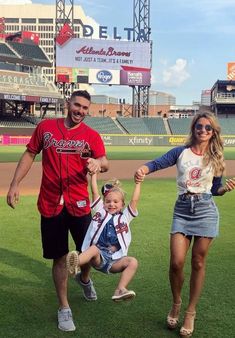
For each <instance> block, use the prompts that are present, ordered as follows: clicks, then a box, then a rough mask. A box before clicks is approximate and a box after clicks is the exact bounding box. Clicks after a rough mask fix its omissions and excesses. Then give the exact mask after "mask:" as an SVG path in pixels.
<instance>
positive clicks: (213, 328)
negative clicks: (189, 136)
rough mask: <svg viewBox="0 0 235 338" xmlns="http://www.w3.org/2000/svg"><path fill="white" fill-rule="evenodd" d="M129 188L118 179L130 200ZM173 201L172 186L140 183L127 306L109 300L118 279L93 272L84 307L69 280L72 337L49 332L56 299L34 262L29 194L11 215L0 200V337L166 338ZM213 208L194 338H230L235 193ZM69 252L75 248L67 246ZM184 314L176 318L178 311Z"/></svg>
mask: <svg viewBox="0 0 235 338" xmlns="http://www.w3.org/2000/svg"><path fill="white" fill-rule="evenodd" d="M132 186H133V183H132V181H131V180H127V181H123V187H124V189H125V190H126V191H127V200H128V199H129V198H130V193H131V191H132ZM175 197H176V187H175V181H174V180H164V179H162V180H160V179H159V180H152V179H149V180H146V181H145V182H144V184H143V186H142V195H141V200H140V203H139V217H137V218H136V219H135V220H134V221H133V223H132V224H131V225H132V234H133V239H132V243H131V246H130V250H129V254H130V255H133V256H135V257H136V258H137V259H138V261H139V269H138V271H137V274H136V276H135V277H134V279H133V281H132V283H131V284H130V288H131V289H133V290H135V291H136V294H137V297H136V299H135V300H134V301H133V302H129V303H121V304H115V303H113V302H112V301H111V296H112V294H113V291H114V289H115V286H116V283H117V279H118V275H110V276H106V275H103V274H101V273H98V272H97V271H95V270H92V278H93V280H94V282H95V286H96V290H97V293H98V300H97V301H96V302H86V301H85V300H84V299H83V297H82V292H81V289H80V288H79V286H77V285H76V284H75V282H74V281H73V280H72V279H71V280H70V282H69V299H70V306H71V308H72V310H73V315H74V320H75V324H76V326H77V331H75V332H74V333H63V332H60V331H59V330H58V329H57V327H56V312H57V301H56V295H55V291H54V286H53V282H52V279H51V262H50V261H47V260H44V259H43V258H42V256H41V241H40V230H39V214H38V212H37V209H36V196H33V197H32V196H31V197H30V196H28V197H21V200H20V204H19V205H18V206H17V208H16V209H15V210H12V209H10V208H9V207H8V206H7V205H6V203H5V198H0V210H1V211H0V212H1V236H0V255H1V259H0V285H1V307H0V318H1V330H0V337H1V338H19V337H20V338H32V337H34V338H62V337H71V338H72V337H79V338H132V337H133V338H134V337H135V338H168V337H169V338H170V337H172V338H173V337H178V332H177V331H176V332H171V331H168V330H167V328H166V325H165V320H166V315H167V313H168V311H169V308H170V305H171V293H170V288H169V282H168V261H169V229H170V224H171V216H172V209H173V205H174V200H175ZM215 201H216V203H217V205H218V207H219V210H220V217H221V225H220V236H219V237H218V238H217V239H216V240H215V242H214V243H213V245H212V247H211V248H210V252H209V256H208V264H207V274H206V282H205V287H204V290H203V293H202V296H201V299H200V302H199V305H198V309H197V320H196V324H195V325H196V330H195V333H194V335H193V337H194V338H221V337H223V338H226V337H227V338H231V337H234V317H235V307H234V304H235V283H234V280H235V269H234V257H235V256H234V244H235V227H234V205H235V192H232V193H229V194H226V195H225V196H224V197H216V198H215ZM70 249H74V246H73V244H72V242H71V245H70ZM189 271H190V257H188V260H187V264H186V269H185V285H184V290H183V295H182V297H183V309H184V308H185V307H186V305H187V298H188V292H189V285H188V284H189V283H188V281H189ZM182 315H183V313H182Z"/></svg>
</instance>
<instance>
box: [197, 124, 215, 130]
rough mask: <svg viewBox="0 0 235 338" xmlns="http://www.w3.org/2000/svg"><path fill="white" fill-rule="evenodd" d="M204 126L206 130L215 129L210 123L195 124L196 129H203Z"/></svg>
mask: <svg viewBox="0 0 235 338" xmlns="http://www.w3.org/2000/svg"><path fill="white" fill-rule="evenodd" d="M203 128H204V129H205V130H206V131H212V130H213V127H212V126H211V125H210V124H205V125H203V124H201V123H197V124H196V125H195V129H196V130H202V129H203Z"/></svg>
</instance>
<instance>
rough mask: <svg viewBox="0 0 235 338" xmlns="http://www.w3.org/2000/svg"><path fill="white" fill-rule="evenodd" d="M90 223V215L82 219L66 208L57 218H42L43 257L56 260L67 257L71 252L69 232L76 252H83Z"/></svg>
mask: <svg viewBox="0 0 235 338" xmlns="http://www.w3.org/2000/svg"><path fill="white" fill-rule="evenodd" d="M90 222H91V214H90V213H89V214H87V215H84V216H81V217H77V216H72V215H70V214H69V213H68V211H67V209H66V208H65V207H64V209H63V210H62V211H61V213H60V214H59V215H57V216H55V217H49V218H48V217H44V216H41V236H42V247H43V257H44V258H50V259H56V258H60V257H62V256H64V255H66V254H67V253H68V252H69V243H68V242H69V232H70V233H71V235H72V238H73V240H74V242H75V244H76V250H77V251H81V246H82V243H83V239H84V237H85V234H86V231H87V229H88V226H89V224H90Z"/></svg>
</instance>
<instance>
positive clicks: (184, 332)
mask: <svg viewBox="0 0 235 338" xmlns="http://www.w3.org/2000/svg"><path fill="white" fill-rule="evenodd" d="M195 318H196V312H190V311H186V312H185V315H184V323H185V320H187V321H188V322H189V323H190V328H189V329H186V328H185V327H184V326H182V327H181V329H180V336H181V337H183V338H188V337H191V336H192V334H193V331H194V320H195Z"/></svg>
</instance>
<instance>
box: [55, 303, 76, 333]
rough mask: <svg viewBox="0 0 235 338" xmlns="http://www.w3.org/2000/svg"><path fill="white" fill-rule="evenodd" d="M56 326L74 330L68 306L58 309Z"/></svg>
mask: <svg viewBox="0 0 235 338" xmlns="http://www.w3.org/2000/svg"><path fill="white" fill-rule="evenodd" d="M58 328H59V329H60V330H61V331H75V330H76V327H75V325H74V323H73V316H72V311H71V309H70V308H65V309H59V310H58Z"/></svg>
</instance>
